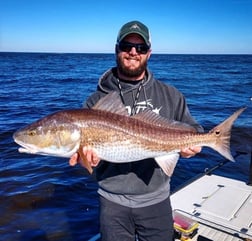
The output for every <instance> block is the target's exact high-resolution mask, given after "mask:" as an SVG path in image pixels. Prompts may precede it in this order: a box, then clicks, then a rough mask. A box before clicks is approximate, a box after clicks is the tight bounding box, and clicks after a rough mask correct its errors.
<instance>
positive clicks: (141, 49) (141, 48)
mask: <svg viewBox="0 0 252 241" xmlns="http://www.w3.org/2000/svg"><path fill="white" fill-rule="evenodd" d="M117 46H118V48H119V50H120V51H122V52H130V51H131V49H132V48H133V47H134V48H135V49H136V51H137V53H138V54H146V53H147V52H148V51H149V49H150V47H149V46H148V45H147V44H134V43H130V42H123V41H122V42H120V43H119V44H118V45H117Z"/></svg>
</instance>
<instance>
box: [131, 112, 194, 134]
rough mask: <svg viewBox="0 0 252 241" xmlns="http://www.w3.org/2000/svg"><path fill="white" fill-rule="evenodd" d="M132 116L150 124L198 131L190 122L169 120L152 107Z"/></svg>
mask: <svg viewBox="0 0 252 241" xmlns="http://www.w3.org/2000/svg"><path fill="white" fill-rule="evenodd" d="M132 118H135V119H138V120H141V121H144V122H145V123H148V124H153V125H156V126H160V127H163V128H168V129H173V130H179V131H188V132H196V130H195V128H194V127H193V126H191V125H189V124H186V123H182V122H179V121H174V120H168V119H166V118H164V117H162V116H160V115H158V114H156V113H155V112H153V111H151V110H150V109H146V110H144V111H143V112H140V113H138V114H137V115H134V116H133V117H132Z"/></svg>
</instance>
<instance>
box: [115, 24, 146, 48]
mask: <svg viewBox="0 0 252 241" xmlns="http://www.w3.org/2000/svg"><path fill="white" fill-rule="evenodd" d="M131 33H136V34H139V35H140V36H141V37H142V38H143V39H144V41H145V43H146V44H147V45H148V46H149V47H150V46H151V37H150V31H149V29H148V28H147V27H146V26H145V25H144V24H143V23H141V22H139V21H131V22H128V23H126V24H124V25H123V26H122V27H121V29H120V31H119V33H118V35H117V43H120V42H121V41H122V40H123V39H124V38H125V37H126V36H127V35H129V34H131Z"/></svg>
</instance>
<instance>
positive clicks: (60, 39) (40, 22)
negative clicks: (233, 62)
mask: <svg viewBox="0 0 252 241" xmlns="http://www.w3.org/2000/svg"><path fill="white" fill-rule="evenodd" d="M135 19H136V20H140V21H142V22H144V23H145V24H146V25H147V26H148V27H149V28H150V31H151V35H152V50H153V53H182V54H186V53H210V54H213V53H219V54H222V53H224V54H232V53H234V54H239V53H241V54H252V0H134V1H133V0H126V1H120V0H116V1H114V0H112V1H109V0H104V1H103V0H0V51H22V52H26V51H28V52H80V53H83V52H87V53H91V52H93V53H94V52H95V53H97V52H99V53H113V52H114V44H115V39H116V36H117V32H118V30H119V28H120V27H121V26H122V25H123V24H124V23H125V22H127V21H130V20H135Z"/></svg>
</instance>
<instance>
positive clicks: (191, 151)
mask: <svg viewBox="0 0 252 241" xmlns="http://www.w3.org/2000/svg"><path fill="white" fill-rule="evenodd" d="M201 149H202V148H201V146H192V147H187V148H184V149H183V150H181V152H180V155H181V157H184V158H190V157H192V156H195V155H196V154H197V153H199V152H201Z"/></svg>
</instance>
